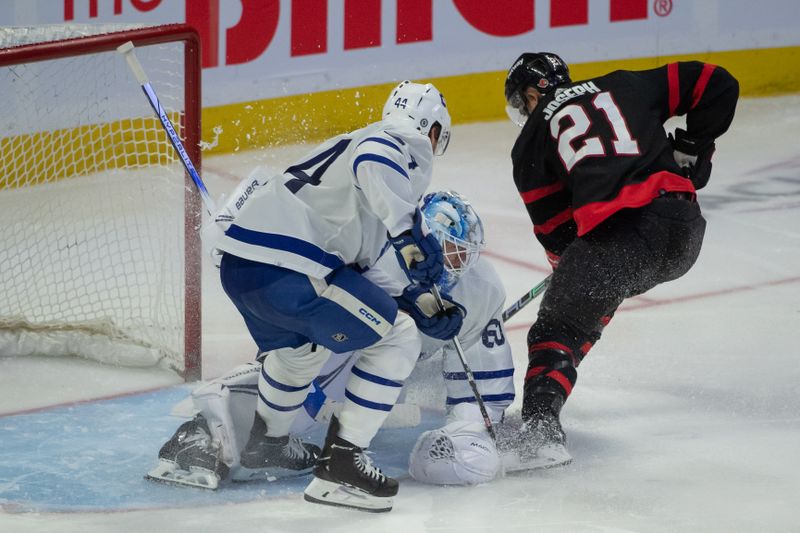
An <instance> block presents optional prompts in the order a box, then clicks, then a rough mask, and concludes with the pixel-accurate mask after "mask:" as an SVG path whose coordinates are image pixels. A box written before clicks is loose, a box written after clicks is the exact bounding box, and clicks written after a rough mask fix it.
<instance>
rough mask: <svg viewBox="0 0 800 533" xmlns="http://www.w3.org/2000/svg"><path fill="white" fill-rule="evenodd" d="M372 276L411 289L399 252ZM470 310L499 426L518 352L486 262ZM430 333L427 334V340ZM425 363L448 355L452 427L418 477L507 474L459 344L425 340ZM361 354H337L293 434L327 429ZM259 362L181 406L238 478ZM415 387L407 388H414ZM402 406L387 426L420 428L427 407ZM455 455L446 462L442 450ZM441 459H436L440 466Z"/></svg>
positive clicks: (429, 444) (467, 286)
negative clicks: (200, 420) (201, 422)
mask: <svg viewBox="0 0 800 533" xmlns="http://www.w3.org/2000/svg"><path fill="white" fill-rule="evenodd" d="M365 275H367V276H368V277H370V278H371V279H372V280H373V281H374V282H376V283H378V284H379V285H380V286H382V287H383V288H385V289H386V290H387V292H389V293H390V294H395V295H396V294H399V293H400V292H402V288H403V287H404V284H405V283H407V280H406V278H405V274H403V272H402V270H401V269H400V267H399V266H398V265H397V261H396V259H395V256H394V254H393V253H387V254H384V256H382V257H381V259H380V260H379V261H378V263H377V265H376V266H375V268H374V269H371V270H369V271H368V272H367V273H366V274H365ZM450 295H451V296H452V297H453V299H455V300H456V301H457V302H459V303H461V304H462V305H463V306H464V307H465V308H466V310H467V314H466V316H465V319H464V324H463V326H462V329H461V333H460V335H459V339H460V341H461V344H462V347H463V349H464V355H465V357H466V360H467V362H468V364H469V366H470V368H471V369H472V371H473V374H474V377H475V381H476V384H477V386H478V390H479V392H480V393H481V396H482V397H483V399H484V401H485V404H486V407H487V410H488V411H489V413H490V416H491V418H492V420H493V421H494V422H499V421H500V420H501V418H502V416H503V412H504V411H505V409H506V408H507V407H508V406H509V405H510V404H511V402H512V401H513V400H514V383H513V372H514V369H513V361H512V354H511V348H510V346H509V343H508V341H507V339H506V336H505V332H504V330H503V323H502V318H501V317H502V312H503V305H504V301H505V292H504V290H503V286H502V283H501V281H500V278H499V276H498V275H497V272H496V271H495V269H494V267H493V266H492V265H491V263H490V262H489V261H488V260H487V259H486V258H484V257H482V256H481V257H479V258H478V261H477V262H476V263H475V264H474V265H473V266H472V267H471V268H470V269H469V270H467V271H466V272H465V273H464V274H463V275H462V276H461V278H460V279H459V281H458V283H457V284H456V285H455V286H454V287H453V288H452V290H451V291H450ZM420 335H422V334H420ZM422 337H423V352H422V353H421V354H420V357H421V358H422V359H427V358H431V357H438V356H441V357H442V358H443V361H442V378H443V379H442V381H440V383H442V385H443V386H444V387H445V390H446V400H445V405H444V406H443V407H445V409H446V413H447V415H446V416H447V419H446V425H445V426H444V427H443V428H441V429H439V430H435V431H434V432H426V433H425V434H423V435H422V436H421V437H420V439H419V441H418V442H417V445H416V446H415V448H414V451H413V452H412V457H411V458H410V465H411V473H412V475H413V476H414V477H415V478H416V479H417V480H419V481H423V482H428V483H436V484H470V483H480V482H485V481H489V480H491V479H492V478H494V477H495V475H496V474H497V472H498V469H499V462H500V460H499V457H498V454H497V450H496V449H495V448H494V444H493V443H492V441H491V439H490V437H489V435H488V432H487V431H486V430H485V428H484V427H483V422H482V418H481V416H480V413H479V411H478V408H477V405H476V400H475V398H474V397H473V394H472V390H471V388H470V386H469V384H468V382H467V381H466V376H465V374H464V369H463V367H462V366H461V363H460V360H459V358H458V356H457V355H456V353H455V351H454V350H455V349H454V347H453V346H452V344H451V343H448V342H445V341H438V340H435V339H431V338H429V337H426V336H424V335H422ZM357 359H358V352H357V351H356V352H349V353H343V354H332V356H331V358H330V359H329V360H328V362H327V363H326V364H325V366H324V368H323V369H322V371H321V372H320V375H319V376H318V377H317V379H315V380H314V382H313V383H312V387H311V390H310V392H309V394H308V397H307V399H306V401H305V402H304V404H303V409H301V411H300V414H299V415H298V416H297V418H296V419H295V421H294V424H293V426H292V430H291V432H292V433H296V434H299V433H305V432H307V431H308V430H310V429H312V428H313V426H314V425H315V424H319V423H322V424H327V423H328V422H329V421H330V417H331V416H332V415H334V414H336V413H337V412H338V410H339V409H340V408H341V405H342V402H343V400H344V391H345V385H346V383H347V380H348V377H349V375H350V368H351V367H352V366H353V364H355V362H356V360H357ZM260 370H261V364H260V363H259V362H256V361H254V362H252V363H247V364H245V365H242V366H240V367H237V368H235V369H233V370H232V371H231V372H229V373H228V374H227V375H226V376H223V377H221V378H218V379H216V380H213V381H211V382H209V383H208V384H206V385H204V386H201V387H199V388H198V389H196V390H195V391H194V392H193V393H192V397H191V403H192V405H191V406H188V405H183V406H179V407H178V408H177V409H176V410H174V412H175V413H176V414H183V415H191V414H193V413H196V412H200V413H202V414H203V416H204V417H205V418H206V420H208V423H209V427H210V429H211V432H212V434H213V437H214V439H215V440H217V441H219V442H220V444H221V449H222V455H223V457H222V459H223V461H224V462H225V463H226V464H227V465H228V466H229V467H230V469H231V476H232V477H234V479H236V477H237V469H238V464H239V454H240V453H241V450H242V449H243V448H244V445H245V443H246V442H247V439H248V435H249V431H250V427H251V425H252V421H253V413H254V411H255V406H256V397H257V394H258V388H257V384H258V376H259V373H260ZM408 386H413V383H407V384H406V387H408ZM415 407H416V406H412V405H409V404H404V403H402V402H400V403H398V405H396V406H395V408H394V409H393V411H392V413H391V414H390V416H389V418H388V419H387V425H392V424H394V425H399V426H413V425H416V424H418V423H419V416H420V415H419V408H418V407H416V409H415ZM442 447H444V448H443V449H447V450H449V451H450V452H451V454H450V455H449V456H446V457H444V456H442V455H441V454H438V452H437V451H436V450H437V449H438V448H442ZM434 458H436V460H433V459H434Z"/></svg>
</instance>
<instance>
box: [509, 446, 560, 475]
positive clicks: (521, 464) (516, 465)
mask: <svg viewBox="0 0 800 533" xmlns="http://www.w3.org/2000/svg"><path fill="white" fill-rule="evenodd" d="M501 461H502V467H503V472H505V473H506V474H511V473H514V472H526V471H530V470H544V469H548V468H558V467H560V466H566V465H568V464H570V463H571V462H572V456H571V455H570V454H569V452H568V451H567V449H566V448H565V447H564V446H562V445H561V444H548V445H546V446H542V447H541V448H539V449H538V450H536V455H534V456H533V457H526V458H522V457H521V456H520V454H519V452H517V451H511V452H506V453H503V454H502V455H501Z"/></svg>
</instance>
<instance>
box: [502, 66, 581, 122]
mask: <svg viewBox="0 0 800 533" xmlns="http://www.w3.org/2000/svg"><path fill="white" fill-rule="evenodd" d="M571 82H572V80H571V79H570V77H569V67H568V66H567V64H566V63H565V62H564V60H563V59H561V58H560V57H558V56H557V55H556V54H553V53H550V52H539V53H530V52H527V53H524V54H522V55H521V56H519V57H518V58H517V60H516V61H514V64H513V65H511V68H510V69H508V75H507V76H506V86H505V96H506V103H507V104H508V105H506V113H508V116H509V118H510V119H511V121H512V122H514V123H515V124H517V125H518V126H524V125H525V122H526V121H527V120H528V115H529V113H528V108H527V98H526V97H525V90H526V89H527V88H528V87H533V88H534V89H536V90H537V91H539V92H540V93H541V94H543V95H546V94H550V93H551V92H553V91H554V90H555V89H556V87H558V86H560V85H564V84H567V83H571Z"/></svg>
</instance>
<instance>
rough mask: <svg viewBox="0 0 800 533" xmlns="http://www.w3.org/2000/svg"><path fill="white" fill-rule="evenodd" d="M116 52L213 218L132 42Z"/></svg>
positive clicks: (206, 197) (202, 188)
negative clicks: (126, 64)
mask: <svg viewBox="0 0 800 533" xmlns="http://www.w3.org/2000/svg"><path fill="white" fill-rule="evenodd" d="M117 52H119V53H120V54H122V55H123V56H125V60H126V61H127V62H128V66H129V67H130V69H131V71H133V75H134V76H136V79H137V81H138V82H139V85H141V86H142V91H144V94H145V96H146V97H147V101H148V102H150V106H151V107H152V108H153V111H155V113H156V116H158V120H159V121H160V122H161V126H162V127H163V128H164V131H166V132H167V136H168V137H169V140H170V142H171V143H172V147H173V148H175V151H176V152H177V153H178V156H180V159H181V162H182V163H183V167H184V168H185V169H186V172H188V173H189V176H191V177H192V181H194V184H195V185H196V186H197V190H198V191H199V192H200V197H201V198H202V199H203V204H204V205H205V206H206V211H208V214H209V215H211V216H214V213H215V212H216V208H215V206H214V201H213V200H212V199H211V196H210V195H209V194H208V189H206V185H205V183H203V180H202V179H201V178H200V174H198V173H197V170H196V169H195V168H194V164H192V160H191V159H189V154H187V153H186V149H185V148H184V147H183V143H182V142H181V139H180V137H178V132H176V131H175V127H174V126H173V125H172V122H171V121H170V120H169V117H168V116H167V114H166V113H165V112H164V108H163V107H161V102H159V101H158V96H157V95H156V91H155V90H154V89H153V87H152V86H151V85H150V80H149V79H148V78H147V74H145V72H144V68H142V64H141V63H140V62H139V58H138V57H136V52H135V51H134V46H133V42H132V41H128V42H127V43H125V44H122V45H120V46H119V47H117Z"/></svg>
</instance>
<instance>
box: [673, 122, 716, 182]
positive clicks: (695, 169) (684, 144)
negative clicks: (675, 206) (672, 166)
mask: <svg viewBox="0 0 800 533" xmlns="http://www.w3.org/2000/svg"><path fill="white" fill-rule="evenodd" d="M669 142H670V143H671V144H672V148H673V149H674V150H675V152H674V154H673V156H674V157H675V162H676V163H678V165H680V167H681V170H682V171H683V175H684V176H686V177H687V178H689V179H690V180H692V183H693V184H694V188H695V189H698V190H699V189H702V188H703V187H705V186H706V184H707V183H708V180H709V178H710V177H711V158H712V157H713V155H714V150H716V145H715V144H714V141H713V140H712V141H710V142H709V141H700V140H697V139H692V138H691V137H689V134H688V133H686V130H682V129H680V128H678V129H676V130H675V136H674V137H673V136H672V134H670V135H669Z"/></svg>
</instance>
